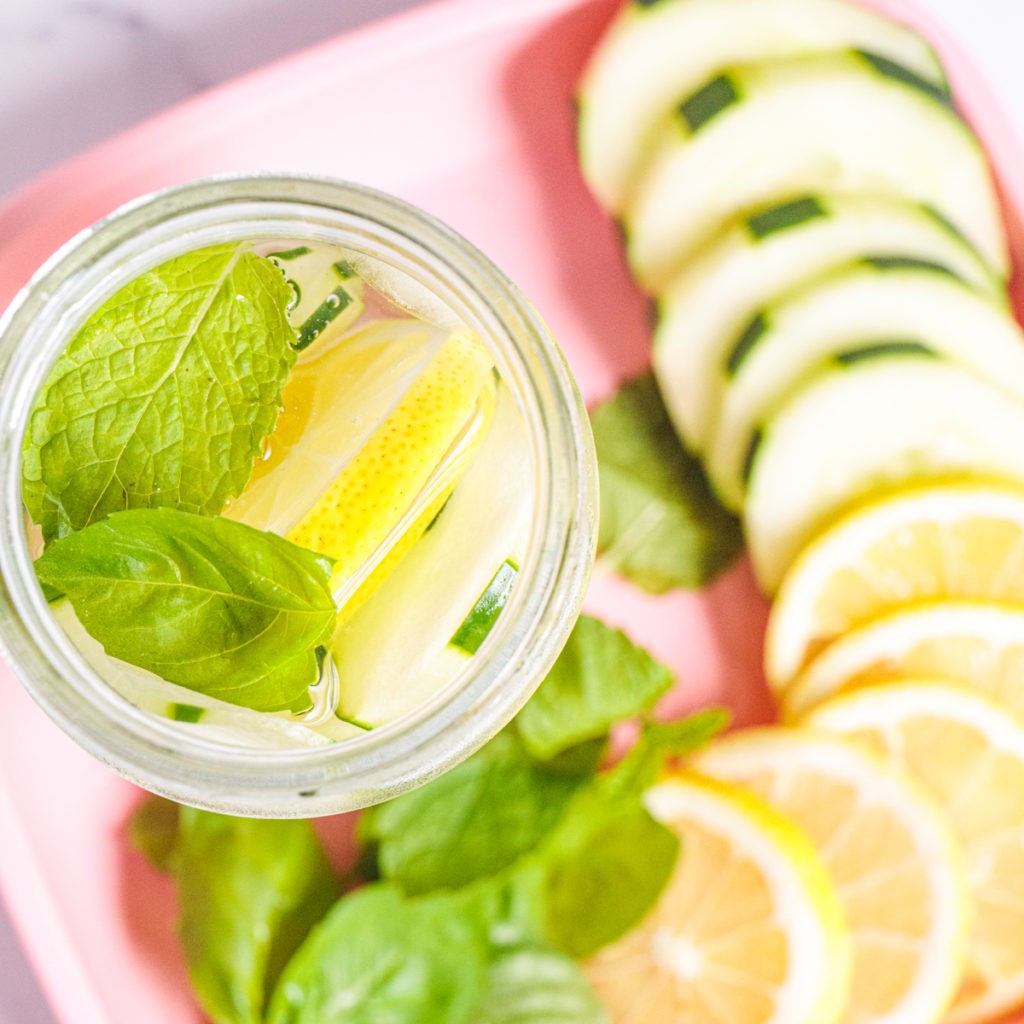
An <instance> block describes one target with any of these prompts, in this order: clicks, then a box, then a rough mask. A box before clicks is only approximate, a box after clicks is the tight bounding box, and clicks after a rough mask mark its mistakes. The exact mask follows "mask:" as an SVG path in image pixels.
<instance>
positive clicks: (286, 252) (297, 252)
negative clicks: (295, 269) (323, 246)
mask: <svg viewBox="0 0 1024 1024" xmlns="http://www.w3.org/2000/svg"><path fill="white" fill-rule="evenodd" d="M312 251H313V250H312V249H310V247H309V246H308V245H298V246H296V247H295V248H294V249H282V250H281V251H280V252H272V253H270V254H269V256H268V258H269V259H272V260H295V259H298V258H299V257H300V256H308V255H309V254H310V253H311V252H312Z"/></svg>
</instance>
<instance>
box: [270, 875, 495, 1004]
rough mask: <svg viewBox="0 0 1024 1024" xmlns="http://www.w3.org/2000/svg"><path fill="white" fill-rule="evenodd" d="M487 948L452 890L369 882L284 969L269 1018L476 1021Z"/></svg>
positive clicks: (337, 909)
mask: <svg viewBox="0 0 1024 1024" xmlns="http://www.w3.org/2000/svg"><path fill="white" fill-rule="evenodd" d="M486 970H487V946H486V942H485V941H484V939H483V938H482V937H481V935H480V934H479V931H478V929H477V928H476V927H474V924H473V922H472V921H471V920H470V919H469V918H467V916H466V915H465V914H463V913H462V912H461V910H460V907H459V903H458V901H457V900H456V899H455V898H454V897H452V896H446V895H442V896H435V897H431V898H429V899H418V900H409V899H406V898H404V897H403V896H402V895H401V893H400V892H399V891H398V890H397V889H396V888H395V887H393V886H389V885H370V886H367V887H366V888H364V889H360V890H358V891H357V892H355V893H353V894H352V895H350V896H346V897H345V898H344V899H342V900H341V901H340V902H339V903H338V904H337V905H336V906H335V907H334V909H333V910H332V911H331V913H330V914H329V915H328V916H327V918H326V919H325V920H324V921H323V922H322V923H321V924H319V925H318V926H317V927H316V928H315V929H314V930H313V932H312V934H311V935H310V936H309V938H308V939H307V940H306V941H305V943H303V945H302V947H301V948H300V949H299V951H298V952H297V953H296V954H295V956H294V957H293V958H292V960H291V962H290V963H289V964H288V966H287V967H286V968H285V970H284V973H283V974H282V975H281V980H280V982H279V983H278V985H277V988H276V989H275V991H274V995H273V997H272V999H271V1002H270V1011H269V1013H268V1015H267V1020H268V1024H475V1018H474V1016H473V1010H474V1007H475V1006H476V1005H477V1003H478V1002H479V1000H480V998H481V996H482V995H483V992H484V986H485V983H486Z"/></svg>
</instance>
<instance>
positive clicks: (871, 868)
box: [693, 727, 970, 1024]
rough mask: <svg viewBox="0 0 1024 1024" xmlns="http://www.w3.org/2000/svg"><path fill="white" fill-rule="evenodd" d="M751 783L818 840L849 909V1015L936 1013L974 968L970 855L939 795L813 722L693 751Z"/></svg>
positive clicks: (902, 1021) (721, 774) (892, 1022)
mask: <svg viewBox="0 0 1024 1024" xmlns="http://www.w3.org/2000/svg"><path fill="white" fill-rule="evenodd" d="M693 764H694V767H696V769H697V770H698V771H701V772H706V773H707V774H709V775H712V776H714V777H715V778H719V779H724V780H726V781H729V782H735V783H739V784H742V785H743V786H744V787H745V788H746V789H749V790H750V791H752V792H753V793H754V794H755V795H756V796H758V797H761V798H762V799H764V800H766V801H768V802H769V803H770V804H771V805H772V806H773V807H774V808H776V810H778V811H781V812H782V813H784V814H786V815H787V816H788V817H790V818H792V819H793V821H795V822H796V824H797V825H799V826H800V827H801V828H802V829H803V830H804V831H805V832H806V833H807V834H808V835H809V836H810V837H811V839H812V840H814V842H815V844H816V845H817V848H818V851H819V852H820V854H821V857H822V860H823V862H824V864H825V867H826V869H827V870H828V872H829V874H830V875H831V876H832V880H833V882H835V885H836V890H837V892H838V893H839V898H840V900H841V901H842V904H843V908H844V910H845V911H846V919H847V923H848V924H849V927H850V930H851V932H852V935H853V945H854V968H853V985H852V990H851V995H850V1002H849V1005H848V1007H847V1010H846V1013H845V1015H844V1016H843V1018H842V1019H843V1020H844V1021H849V1022H851V1024H869V1022H870V1024H883V1022H884V1024H932V1022H934V1021H937V1020H938V1019H939V1018H940V1017H941V1016H942V1014H943V1013H944V1012H945V1010H946V1009H947V1007H948V1006H949V1003H950V1001H951V1000H952V998H953V996H954V994H955V992H956V987H957V983H958V979H959V977H960V973H961V971H962V969H963V958H964V951H965V944H966V939H967V931H968V924H969V919H970V918H969V912H970V906H969V896H968V890H967V878H966V875H965V872H964V864H963V858H962V855H961V852H960V849H959V847H958V845H957V842H956V839H955V837H954V835H953V833H952V831H951V830H950V827H949V825H948V824H947V822H946V821H945V819H944V818H943V816H942V814H941V812H940V811H939V809H938V807H937V806H936V805H935V803H934V801H933V800H932V799H931V797H930V796H929V795H928V794H927V793H925V792H924V791H923V790H922V789H921V788H920V787H919V786H918V785H916V784H915V783H913V782H912V781H911V780H910V779H909V778H908V777H907V776H906V775H905V774H904V773H902V772H898V771H895V770H893V769H892V768H890V767H888V766H887V765H886V764H885V762H884V761H883V760H882V759H880V758H877V757H873V756H871V755H870V754H868V753H867V752H865V751H862V750H860V749H858V748H856V747H854V746H853V744H851V743H848V742H846V741H844V740H841V739H837V738H835V737H832V736H828V735H825V734H819V733H816V732H812V731H809V730H806V729H785V728H777V727H776V728H763V729H748V730H745V731H743V732H739V733H734V734H733V735H732V736H729V737H727V738H726V739H724V740H720V741H719V742H717V743H715V744H714V745H713V746H711V747H710V748H708V750H706V751H704V752H703V753H701V754H700V755H698V757H697V759H696V760H695V761H694V762H693Z"/></svg>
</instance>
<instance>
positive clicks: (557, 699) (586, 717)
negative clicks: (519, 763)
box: [516, 615, 673, 760]
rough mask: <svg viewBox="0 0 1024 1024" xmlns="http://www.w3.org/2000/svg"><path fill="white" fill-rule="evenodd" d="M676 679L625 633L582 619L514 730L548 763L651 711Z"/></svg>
mask: <svg viewBox="0 0 1024 1024" xmlns="http://www.w3.org/2000/svg"><path fill="white" fill-rule="evenodd" d="M672 681H673V676H672V672H671V671H670V670H669V669H668V668H666V667H665V666H664V665H662V664H661V663H660V662H657V661H655V660H654V658H652V657H651V656H650V655H649V654H648V653H647V652H646V651H645V650H643V648H641V647H638V646H636V644H634V643H632V642H631V641H630V640H629V638H628V637H627V636H626V635H625V634H624V633H622V632H621V630H617V629H609V628H608V627H607V626H606V625H604V624H603V623H601V622H599V621H598V620H597V619H593V618H590V617H589V616H586V615H583V616H581V617H580V618H579V620H578V621H577V623H576V626H575V627H574V629H573V631H572V634H571V635H570V637H569V642H568V643H567V644H566V646H565V648H564V649H563V651H562V653H561V654H560V655H559V656H558V660H557V661H556V662H555V664H554V667H553V668H552V669H551V671H550V672H549V673H548V675H547V677H546V678H545V680H544V682H543V683H541V685H540V687H539V689H538V690H537V692H536V693H535V694H534V695H533V697H531V698H530V701H529V702H528V703H527V704H526V706H525V707H524V708H523V709H522V711H520V712H519V715H518V716H517V718H516V728H517V729H518V730H519V734H520V736H521V737H522V739H523V744H524V745H525V746H526V749H527V750H529V751H530V753H531V754H533V755H534V756H535V757H538V758H541V759H542V760H546V759H548V758H552V757H554V756H555V755H556V754H559V753H561V752H562V751H563V750H567V749H568V748H569V747H571V746H574V745H575V744H577V743H581V742H583V741H585V740H591V739H597V738H598V737H601V736H604V735H606V734H607V732H608V730H609V729H610V728H611V727H612V725H614V724H615V723H616V722H618V721H620V720H621V719H623V718H631V717H633V716H634V715H638V714H640V713H641V712H643V711H646V710H648V709H649V708H650V707H651V706H652V705H653V704H654V702H655V701H656V700H657V699H658V697H660V696H661V695H662V694H663V693H664V692H665V691H666V690H667V689H668V688H669V687H670V686H671V685H672Z"/></svg>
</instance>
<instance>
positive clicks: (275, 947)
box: [170, 807, 338, 1024]
mask: <svg viewBox="0 0 1024 1024" xmlns="http://www.w3.org/2000/svg"><path fill="white" fill-rule="evenodd" d="M170 865H171V868H172V871H173V874H174V877H175V879H176V880H177V885H178V896H179V900H180V904H181V921H180V925H179V930H180V933H181V941H182V946H183V948H184V951H185V959H186V963H187V966H188V973H189V978H190V980H191V982H192V987H193V989H194V990H195V993H196V996H197V998H198V999H199V1002H200V1003H201V1004H202V1006H203V1009H204V1010H205V1011H206V1013H207V1015H208V1016H209V1017H210V1018H211V1020H212V1021H213V1022H214V1024H262V1021H263V1014H264V1009H265V1006H266V1003H267V1000H268V997H269V994H270V991H271V989H272V988H273V986H274V984H275V983H276V981H277V978H278V976H279V975H280V973H281V971H282V969H283V968H284V965H285V963H286V962H287V961H288V960H289V958H290V957H291V956H292V954H293V953H294V952H295V950H296V949H298V948H299V946H300V945H301V943H302V942H303V940H304V939H305V937H306V936H307V935H308V933H309V931H310V929H311V928H312V927H313V925H314V924H315V923H316V922H317V921H319V920H320V919H321V918H322V917H323V916H324V915H325V914H326V913H327V912H328V910H329V909H330V907H331V906H332V904H333V903H334V902H335V900H336V899H337V895H338V894H337V887H336V885H335V882H334V879H333V877H332V875H331V872H330V869H329V868H328V866H327V861H326V860H325V858H324V854H323V851H322V849H321V847H320V844H319V842H318V840H317V838H316V836H315V835H314V833H313V830H312V829H311V828H310V826H309V823H308V822H305V821H270V820H266V819H252V818H228V817H225V816H223V815H219V814H211V813H209V812H207V811H199V810H196V809H194V808H191V807H183V808H181V814H180V827H179V832H178V837H177V840H176V842H175V845H174V849H173V851H172V854H171V857H170Z"/></svg>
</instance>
